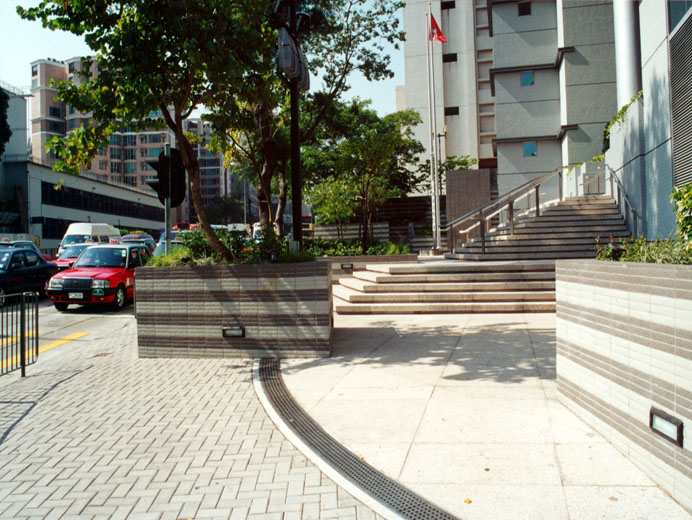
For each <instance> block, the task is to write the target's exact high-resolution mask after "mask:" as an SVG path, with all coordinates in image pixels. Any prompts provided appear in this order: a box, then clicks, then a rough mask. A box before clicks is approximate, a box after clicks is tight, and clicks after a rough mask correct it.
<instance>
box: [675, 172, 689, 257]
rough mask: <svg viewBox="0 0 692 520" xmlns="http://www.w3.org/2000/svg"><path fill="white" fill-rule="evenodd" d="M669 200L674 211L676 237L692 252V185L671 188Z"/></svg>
mask: <svg viewBox="0 0 692 520" xmlns="http://www.w3.org/2000/svg"><path fill="white" fill-rule="evenodd" d="M670 199H671V201H672V202H673V205H674V209H675V223H676V224H677V230H678V236H679V237H680V239H681V240H682V241H683V242H685V247H686V249H687V250H688V251H692V183H691V184H687V185H685V186H683V187H682V188H677V187H676V188H673V193H672V195H671V196H670Z"/></svg>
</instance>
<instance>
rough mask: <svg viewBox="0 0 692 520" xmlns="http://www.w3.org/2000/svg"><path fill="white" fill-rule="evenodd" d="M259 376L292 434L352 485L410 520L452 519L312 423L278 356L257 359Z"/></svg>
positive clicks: (453, 519) (453, 518) (452, 518)
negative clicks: (287, 381)
mask: <svg viewBox="0 0 692 520" xmlns="http://www.w3.org/2000/svg"><path fill="white" fill-rule="evenodd" d="M259 375H260V380H261V382H262V385H263V386H264V389H265V391H266V392H267V396H268V397H269V399H270V400H271V402H272V404H273V405H274V408H275V409H276V411H277V412H278V413H279V414H280V415H281V416H282V417H283V418H284V419H285V420H286V422H287V424H288V425H289V426H290V427H291V428H292V429H293V431H294V432H295V433H296V435H298V436H299V437H301V438H302V439H303V440H304V441H305V442H306V443H307V444H309V445H310V446H311V447H312V448H313V449H314V450H315V451H316V452H317V453H319V454H320V455H321V456H322V457H323V458H324V459H325V460H326V461H328V462H329V464H331V465H332V466H333V467H334V468H336V469H337V470H338V471H339V472H340V473H341V474H342V475H343V476H344V477H345V478H347V479H348V480H350V481H351V482H352V483H353V484H355V485H356V486H358V487H359V488H361V489H362V490H363V491H365V492H366V493H367V494H368V495H370V496H371V497H373V498H374V499H376V500H377V501H379V502H381V503H383V504H386V505H387V506H388V507H389V508H390V509H392V510H393V511H396V512H397V513H399V514H400V515H402V516H404V517H406V518H409V519H410V520H455V517H453V516H452V515H450V514H449V513H447V512H445V511H443V510H441V509H439V508H438V507H437V506H435V505H434V504H431V503H430V502H428V501H427V500H425V499H423V498H421V497H419V496H418V495H416V494H415V493H412V492H411V491H409V490H408V489H406V488H405V487H404V486H402V485H401V484H399V483H398V482H396V481H394V480H392V479H390V478H389V477H387V476H385V475H383V474H382V473H380V472H379V471H377V470H376V469H375V468H373V467H372V466H370V465H369V464H368V463H367V462H364V461H362V460H361V459H360V458H359V457H357V456H356V455H354V454H353V453H351V452H350V451H348V450H347V449H346V448H344V447H343V446H342V445H341V444H339V443H338V442H337V441H336V440H335V439H334V438H333V437H331V436H330V435H329V434H328V433H327V432H325V431H324V430H323V429H322V428H321V427H320V426H319V425H318V424H317V423H315V421H313V420H312V418H311V417H310V416H309V415H308V414H307V413H305V411H304V410H303V409H302V408H301V407H300V406H298V404H297V403H296V402H295V401H294V400H293V397H292V396H291V394H290V393H289V392H288V389H287V388H286V385H284V382H283V379H282V377H281V370H280V361H279V360H278V359H266V358H265V359H261V360H260V370H259Z"/></svg>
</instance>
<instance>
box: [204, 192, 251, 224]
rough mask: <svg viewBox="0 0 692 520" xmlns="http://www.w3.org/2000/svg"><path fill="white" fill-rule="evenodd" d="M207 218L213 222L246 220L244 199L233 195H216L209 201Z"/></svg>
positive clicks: (225, 222)
mask: <svg viewBox="0 0 692 520" xmlns="http://www.w3.org/2000/svg"><path fill="white" fill-rule="evenodd" d="M206 209H207V218H208V219H209V222H210V223H212V224H231V223H233V222H242V221H243V220H244V216H245V215H244V212H245V208H244V206H243V201H242V199H238V198H237V197H235V196H233V195H224V196H222V197H214V198H213V199H211V200H209V201H208V202H207V206H206Z"/></svg>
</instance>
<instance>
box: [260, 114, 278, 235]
mask: <svg viewBox="0 0 692 520" xmlns="http://www.w3.org/2000/svg"><path fill="white" fill-rule="evenodd" d="M272 122H273V119H272V115H271V111H270V110H269V108H268V107H267V106H266V105H261V106H260V108H259V110H258V111H257V124H258V125H259V132H260V136H261V139H262V143H261V146H262V155H263V157H264V163H263V164H262V171H261V172H260V174H259V178H258V182H257V204H258V206H259V219H260V224H261V226H262V228H268V227H269V226H271V224H272V220H273V219H272V201H271V193H272V192H271V182H272V177H273V176H274V172H275V171H276V166H277V164H278V163H279V149H278V147H277V146H276V143H275V142H274V139H273V136H272V131H271V126H272Z"/></svg>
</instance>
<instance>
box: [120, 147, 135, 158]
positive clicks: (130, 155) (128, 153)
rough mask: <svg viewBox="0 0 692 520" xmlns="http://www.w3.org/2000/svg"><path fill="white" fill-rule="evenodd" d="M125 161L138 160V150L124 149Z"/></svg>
mask: <svg viewBox="0 0 692 520" xmlns="http://www.w3.org/2000/svg"><path fill="white" fill-rule="evenodd" d="M123 160H124V161H135V160H137V148H124V149H123Z"/></svg>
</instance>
